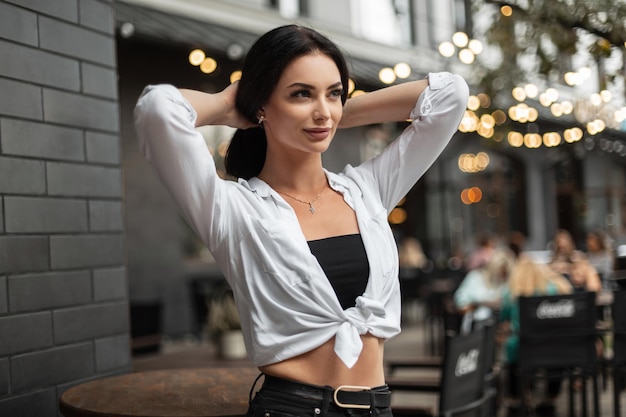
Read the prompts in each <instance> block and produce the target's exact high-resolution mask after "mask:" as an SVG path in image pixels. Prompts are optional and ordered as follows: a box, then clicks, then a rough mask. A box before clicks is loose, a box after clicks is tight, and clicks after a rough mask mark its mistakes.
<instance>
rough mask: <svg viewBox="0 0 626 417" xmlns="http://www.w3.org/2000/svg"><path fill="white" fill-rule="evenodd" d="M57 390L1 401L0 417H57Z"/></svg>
mask: <svg viewBox="0 0 626 417" xmlns="http://www.w3.org/2000/svg"><path fill="white" fill-rule="evenodd" d="M58 407H59V405H58V400H57V397H56V389H54V388H48V389H46V390H42V391H35V392H29V393H27V394H24V395H18V396H14V397H10V398H8V399H6V400H0V416H3V417H4V416H6V417H44V416H50V417H56V415H57V414H56V412H54V411H52V412H51V410H56V409H58Z"/></svg>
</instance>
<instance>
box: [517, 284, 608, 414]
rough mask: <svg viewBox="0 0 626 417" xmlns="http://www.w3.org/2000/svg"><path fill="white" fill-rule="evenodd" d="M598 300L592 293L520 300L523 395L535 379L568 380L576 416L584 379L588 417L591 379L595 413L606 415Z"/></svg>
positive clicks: (584, 409)
mask: <svg viewBox="0 0 626 417" xmlns="http://www.w3.org/2000/svg"><path fill="white" fill-rule="evenodd" d="M595 299H596V294H595V293H592V292H583V293H574V294H567V295H546V296H531V297H520V298H519V308H520V345H519V370H520V375H519V377H520V381H521V387H522V392H525V391H526V390H527V389H530V387H531V380H533V379H538V378H549V377H555V378H565V377H568V378H569V382H570V384H569V403H568V405H569V414H570V416H573V415H574V387H573V385H574V384H573V382H574V381H575V380H576V379H578V378H579V379H580V381H581V382H582V389H581V397H582V406H581V408H582V411H583V415H585V416H587V395H586V380H587V378H591V379H592V382H593V400H594V403H593V406H594V407H593V408H594V415H595V417H599V415H600V402H599V394H598V380H597V360H598V354H597V349H596V342H597V336H598V332H597V330H596V311H597V309H596V305H595ZM524 410H526V411H527V410H528V407H524Z"/></svg>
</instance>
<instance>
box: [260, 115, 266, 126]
mask: <svg viewBox="0 0 626 417" xmlns="http://www.w3.org/2000/svg"><path fill="white" fill-rule="evenodd" d="M263 120H265V116H263V115H262V114H261V115H259V124H261V123H263Z"/></svg>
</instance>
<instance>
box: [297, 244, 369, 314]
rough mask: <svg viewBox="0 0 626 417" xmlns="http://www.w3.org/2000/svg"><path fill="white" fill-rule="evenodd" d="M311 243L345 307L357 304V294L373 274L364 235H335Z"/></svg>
mask: <svg viewBox="0 0 626 417" xmlns="http://www.w3.org/2000/svg"><path fill="white" fill-rule="evenodd" d="M308 243H309V248H310V249H311V253H312V254H313V255H315V257H316V258H317V261H318V262H319V264H320V266H321V267H322V269H323V270H324V273H325V274H326V276H327V277H328V280H329V281H330V284H331V285H332V287H333V289H334V290H335V294H337V299H338V300H339V303H340V304H341V307H342V308H343V309H344V310H345V309H347V308H349V307H354V305H355V300H356V298H357V297H358V296H360V295H363V292H365V287H366V286H367V280H368V278H369V274H370V266H369V263H368V261H367V253H366V252H365V246H363V240H362V239H361V235H360V234H353V235H343V236H334V237H328V238H325V239H319V240H310V241H308Z"/></svg>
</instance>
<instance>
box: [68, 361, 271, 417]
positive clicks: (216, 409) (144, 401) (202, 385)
mask: <svg viewBox="0 0 626 417" xmlns="http://www.w3.org/2000/svg"><path fill="white" fill-rule="evenodd" d="M258 375H259V370H258V369H257V368H254V367H246V368H232V367H230V368H200V369H167V370H159V371H149V372H135V373H129V374H125V375H120V376H113V377H108V378H102V379H98V380H94V381H90V382H86V383H83V384H80V385H77V386H75V387H73V388H70V389H68V390H67V391H65V392H64V393H63V395H62V396H61V399H60V401H59V409H60V410H61V413H62V414H63V415H64V416H65V417H104V416H107V417H174V416H175V417H217V416H220V417H226V416H228V417H235V416H244V415H245V414H246V411H247V409H248V395H249V392H250V388H251V386H252V383H253V382H254V380H255V378H256V377H257V376H258Z"/></svg>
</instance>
